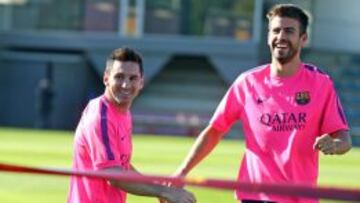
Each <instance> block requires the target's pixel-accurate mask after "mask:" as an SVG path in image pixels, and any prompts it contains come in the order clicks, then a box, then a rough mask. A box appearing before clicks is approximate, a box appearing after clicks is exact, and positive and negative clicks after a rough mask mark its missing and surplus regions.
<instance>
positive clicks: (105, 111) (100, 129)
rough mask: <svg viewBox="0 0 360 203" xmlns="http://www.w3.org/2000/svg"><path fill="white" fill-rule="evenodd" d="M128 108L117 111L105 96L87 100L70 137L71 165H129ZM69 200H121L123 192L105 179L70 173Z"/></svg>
mask: <svg viewBox="0 0 360 203" xmlns="http://www.w3.org/2000/svg"><path fill="white" fill-rule="evenodd" d="M131 132H132V123H131V115H130V112H125V113H122V112H119V111H118V110H117V109H116V108H115V106H114V104H112V103H110V102H109V101H108V100H107V99H106V98H105V96H104V95H103V96H100V97H98V98H96V99H93V100H91V101H90V102H89V104H88V105H87V107H86V109H85V110H84V112H83V114H82V117H81V120H80V122H79V124H78V127H77V129H76V133H75V140H74V155H73V157H74V158H73V160H74V161H73V169H74V170H102V169H105V168H107V167H114V166H118V167H122V168H125V169H129V168H130V160H131V154H132V142H131ZM68 202H69V203H109V202H114V203H115V202H116V203H125V202H126V193H125V192H124V191H121V190H119V189H117V188H115V187H113V186H111V185H109V183H108V182H107V181H106V180H102V179H90V178H81V177H72V178H71V182H70V190H69V195H68Z"/></svg>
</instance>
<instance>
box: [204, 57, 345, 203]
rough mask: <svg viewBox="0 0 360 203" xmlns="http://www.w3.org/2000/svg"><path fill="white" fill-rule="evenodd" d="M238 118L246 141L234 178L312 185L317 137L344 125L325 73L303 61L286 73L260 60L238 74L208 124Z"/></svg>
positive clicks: (222, 126) (220, 125) (225, 125)
mask: <svg viewBox="0 0 360 203" xmlns="http://www.w3.org/2000/svg"><path fill="white" fill-rule="evenodd" d="M237 120H240V121H241V123H242V125H243V131H244V135H245V141H246V151H245V154H244V157H243V160H242V164H241V167H240V171H239V174H238V180H239V181H242V182H258V183H295V184H307V185H316V183H317V177H318V151H317V150H314V149H313V145H314V142H315V139H316V137H318V136H320V135H323V134H325V133H333V132H335V131H338V130H348V125H347V121H346V119H345V116H344V113H343V109H342V107H341V104H340V102H339V99H338V97H337V95H336V92H335V90H334V86H333V82H332V81H331V79H330V78H329V76H328V75H326V74H324V73H322V72H321V71H320V70H319V69H318V68H316V67H314V66H312V65H308V64H302V65H301V68H300V69H299V71H298V72H297V73H296V74H295V75H293V76H291V77H283V78H282V77H276V76H271V74H270V65H269V64H268V65H264V66H260V67H257V68H255V69H252V70H249V71H247V72H245V73H243V74H241V75H240V76H239V77H238V78H237V79H236V81H235V82H234V83H233V85H232V86H231V87H230V89H229V90H228V92H227V93H226V95H225V96H224V98H223V99H222V101H221V103H220V104H219V106H218V107H217V109H216V111H215V114H214V116H213V118H212V119H211V121H210V124H211V125H212V126H213V127H214V128H215V129H217V130H220V131H222V132H227V131H228V130H229V128H230V127H231V126H232V125H233V123H234V122H235V121H237ZM236 196H237V198H238V199H239V200H240V199H254V200H270V201H276V202H288V203H289V202H306V203H308V202H318V200H316V199H301V198H294V197H286V196H277V195H272V194H264V193H260V194H255V193H244V192H241V191H236Z"/></svg>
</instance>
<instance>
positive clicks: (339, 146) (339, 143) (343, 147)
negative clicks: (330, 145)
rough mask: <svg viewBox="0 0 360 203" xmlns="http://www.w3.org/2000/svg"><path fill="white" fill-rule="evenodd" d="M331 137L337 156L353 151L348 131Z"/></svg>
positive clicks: (336, 133)
mask: <svg viewBox="0 0 360 203" xmlns="http://www.w3.org/2000/svg"><path fill="white" fill-rule="evenodd" d="M331 136H332V137H333V140H334V143H335V148H336V150H335V154H345V153H346V152H348V151H349V150H350V149H351V147H352V142H351V137H350V135H349V132H348V131H338V132H335V133H333V134H331Z"/></svg>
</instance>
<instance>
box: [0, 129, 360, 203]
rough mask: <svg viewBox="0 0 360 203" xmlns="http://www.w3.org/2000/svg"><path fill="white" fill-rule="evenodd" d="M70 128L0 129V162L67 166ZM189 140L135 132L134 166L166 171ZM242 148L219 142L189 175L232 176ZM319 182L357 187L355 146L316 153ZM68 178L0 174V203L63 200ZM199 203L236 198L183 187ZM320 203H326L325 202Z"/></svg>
mask: <svg viewBox="0 0 360 203" xmlns="http://www.w3.org/2000/svg"><path fill="white" fill-rule="evenodd" d="M72 135H73V132H66V131H37V130H29V129H8V128H1V129H0V162H5V163H12V164H21V165H28V166H37V167H55V168H70V167H71V153H72V138H73V137H72ZM193 141H194V139H193V138H184V137H174V136H149V135H136V136H134V155H133V164H134V165H135V166H136V167H137V168H138V169H139V170H140V171H141V172H143V173H146V174H154V175H171V173H172V172H173V171H174V170H175V169H176V167H177V166H178V164H180V162H181V161H182V159H183V158H184V156H185V155H186V153H187V151H188V150H189V148H190V146H191V145H192V143H193ZM243 151H244V145H243V142H242V141H240V140H223V141H222V142H221V143H220V145H219V146H218V147H217V148H216V150H215V151H214V152H213V153H212V154H211V156H209V158H207V159H206V160H205V161H204V162H203V163H201V164H200V165H199V167H197V168H196V169H195V170H194V171H193V172H192V173H191V174H190V175H191V176H193V177H199V176H200V177H205V178H226V179H235V177H236V174H237V170H238V167H239V164H240V160H241V157H242V153H243ZM320 165H321V167H320V180H319V182H320V185H333V186H343V187H352V188H359V187H360V182H359V180H360V173H359V171H360V149H359V148H353V150H352V151H351V152H350V153H348V154H346V155H344V156H321V160H320ZM68 181H69V178H66V177H55V176H42V175H26V174H15V173H4V172H0V202H7V203H20V202H21V203H23V202H26V203H45V202H53V203H60V202H66V196H67V190H68V184H69V183H68ZM188 189H189V190H191V191H192V192H194V193H195V195H196V197H197V199H198V202H199V203H223V202H226V203H231V202H235V200H234V199H233V193H232V192H231V191H223V190H212V189H202V188H195V187H188ZM140 202H141V203H154V202H157V200H156V199H154V198H145V197H138V196H133V195H129V197H128V203H140ZM323 202H331V201H329V200H325V201H323Z"/></svg>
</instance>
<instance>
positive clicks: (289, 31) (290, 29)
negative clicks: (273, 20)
mask: <svg viewBox="0 0 360 203" xmlns="http://www.w3.org/2000/svg"><path fill="white" fill-rule="evenodd" d="M285 32H286V33H287V34H294V32H295V29H294V28H286V29H285Z"/></svg>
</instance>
